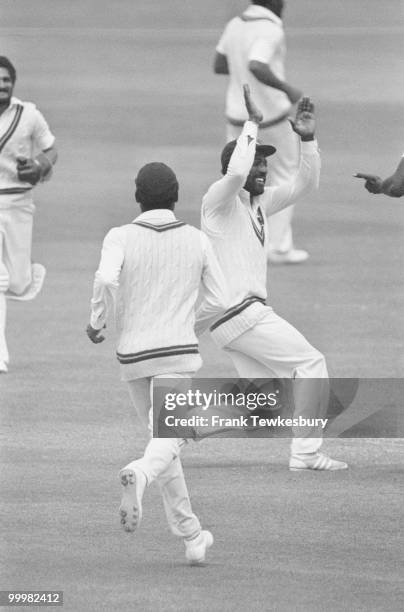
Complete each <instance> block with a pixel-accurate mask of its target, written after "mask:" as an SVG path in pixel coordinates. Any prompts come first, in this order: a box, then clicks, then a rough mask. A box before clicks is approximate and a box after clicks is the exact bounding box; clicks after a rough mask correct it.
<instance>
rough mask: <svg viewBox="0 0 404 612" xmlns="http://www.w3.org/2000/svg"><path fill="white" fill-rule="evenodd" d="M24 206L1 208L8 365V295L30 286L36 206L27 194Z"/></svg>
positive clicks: (2, 343) (0, 277)
mask: <svg viewBox="0 0 404 612" xmlns="http://www.w3.org/2000/svg"><path fill="white" fill-rule="evenodd" d="M3 197H4V196H3ZM24 199H25V201H26V202H25V204H24V206H20V205H19V206H15V207H10V208H5V209H2V208H0V361H5V362H8V360H9V354H8V349H7V342H6V332H5V330H6V314H7V304H6V293H7V291H11V292H12V293H16V294H17V295H20V294H21V293H24V291H25V289H26V288H27V287H28V286H29V285H30V283H31V280H32V277H31V246H32V225H33V213H34V210H35V207H34V205H33V203H32V199H31V196H29V197H28V196H27V195H25V194H24Z"/></svg>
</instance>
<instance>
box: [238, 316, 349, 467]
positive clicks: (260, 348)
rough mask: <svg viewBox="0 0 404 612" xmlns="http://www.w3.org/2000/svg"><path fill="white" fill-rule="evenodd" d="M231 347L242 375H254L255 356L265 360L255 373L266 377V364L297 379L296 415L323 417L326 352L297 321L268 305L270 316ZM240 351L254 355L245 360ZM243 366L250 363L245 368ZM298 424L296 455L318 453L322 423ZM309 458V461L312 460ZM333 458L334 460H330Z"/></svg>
mask: <svg viewBox="0 0 404 612" xmlns="http://www.w3.org/2000/svg"><path fill="white" fill-rule="evenodd" d="M227 349H228V350H229V355H230V357H232V352H233V351H235V352H236V355H233V361H234V363H235V365H236V367H237V369H238V373H239V375H240V376H241V377H252V376H254V362H253V361H251V360H254V361H256V362H258V363H260V364H261V368H257V370H256V371H257V374H255V377H257V378H258V377H263V370H262V367H264V368H266V369H267V372H268V375H272V376H275V377H276V378H291V379H293V395H294V417H296V418H299V417H302V418H304V419H309V423H310V422H311V423H312V422H313V421H312V420H313V419H322V418H324V417H325V414H326V410H327V407H328V396H329V384H328V372H327V366H326V362H325V358H324V356H323V355H322V354H321V353H320V352H319V351H318V350H317V349H315V348H314V347H313V346H312V345H311V344H310V343H309V342H308V341H307V340H306V338H305V337H304V336H303V335H302V334H301V333H300V332H298V331H297V330H296V329H295V328H294V327H293V325H291V324H290V323H288V322H287V321H285V320H284V319H282V318H281V317H279V316H278V315H276V314H275V313H274V312H273V310H272V309H270V308H268V312H267V314H266V316H265V317H264V318H263V319H262V320H261V321H259V322H258V323H257V324H256V325H255V326H254V327H253V328H252V329H251V330H248V331H247V332H245V333H244V334H241V336H239V337H238V338H236V340H234V341H233V342H231V343H230V344H229V345H228V346H227ZM239 353H241V354H243V355H245V356H247V357H249V358H250V361H248V360H243V359H242V358H240V356H239V355H238V354H239ZM243 366H246V367H245V369H244V368H243ZM317 423H318V424H317V425H315V424H313V425H312V426H310V427H304V428H303V429H302V428H294V430H293V433H294V438H293V441H292V447H291V453H292V456H295V455H297V456H301V455H304V456H305V458H307V459H308V460H310V461H311V457H309V456H313V457H314V456H315V455H316V454H317V453H318V450H319V448H320V446H321V444H322V425H321V424H320V423H319V422H317ZM310 461H309V462H310ZM330 461H332V460H330ZM340 463H341V462H334V464H333V465H330V466H329V467H326V466H325V465H324V466H323V467H316V468H315V469H341V468H342V467H346V465H345V464H342V463H341V465H339V464H340Z"/></svg>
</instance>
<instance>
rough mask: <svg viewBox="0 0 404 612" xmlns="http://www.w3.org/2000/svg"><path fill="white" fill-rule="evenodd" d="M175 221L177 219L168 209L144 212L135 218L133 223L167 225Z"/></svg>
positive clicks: (154, 209)
mask: <svg viewBox="0 0 404 612" xmlns="http://www.w3.org/2000/svg"><path fill="white" fill-rule="evenodd" d="M176 220H177V218H176V216H175V215H174V213H173V211H172V210H169V209H168V208H153V209H152V210H146V211H145V212H142V213H141V214H140V215H139V216H138V217H136V219H134V221H149V222H153V221H154V222H156V221H162V222H164V223H169V222H171V221H176Z"/></svg>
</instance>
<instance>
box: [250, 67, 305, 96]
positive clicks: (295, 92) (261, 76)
mask: <svg viewBox="0 0 404 612" xmlns="http://www.w3.org/2000/svg"><path fill="white" fill-rule="evenodd" d="M248 68H249V70H250V72H251V73H252V74H253V75H254V76H255V78H256V79H257V80H258V81H259V82H260V83H263V84H264V85H267V86H268V87H273V88H274V89H279V90H280V91H283V93H285V94H286V95H287V97H288V98H289V100H290V102H291V104H296V102H297V101H298V100H300V98H301V97H302V95H303V93H302V92H301V91H300V89H297V87H293V86H292V85H290V84H289V83H287V82H286V81H282V80H281V79H278V77H277V76H276V75H275V74H274V73H273V72H272V70H271V68H270V66H268V64H264V63H263V62H259V61H257V60H251V61H250V62H249V63H248Z"/></svg>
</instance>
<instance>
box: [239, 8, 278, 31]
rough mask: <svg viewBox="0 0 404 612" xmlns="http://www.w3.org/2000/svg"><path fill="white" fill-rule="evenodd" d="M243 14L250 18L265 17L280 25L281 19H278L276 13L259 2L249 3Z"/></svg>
mask: <svg viewBox="0 0 404 612" xmlns="http://www.w3.org/2000/svg"><path fill="white" fill-rule="evenodd" d="M243 15H245V16H246V17H247V18H250V19H263V18H265V17H267V18H268V19H270V20H271V21H274V22H275V23H276V24H277V25H280V26H281V25H282V19H280V17H278V15H275V13H273V12H272V11H271V10H270V9H268V8H265V6H260V5H259V4H250V6H249V7H248V8H247V9H246V10H245V11H244V13H243Z"/></svg>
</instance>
